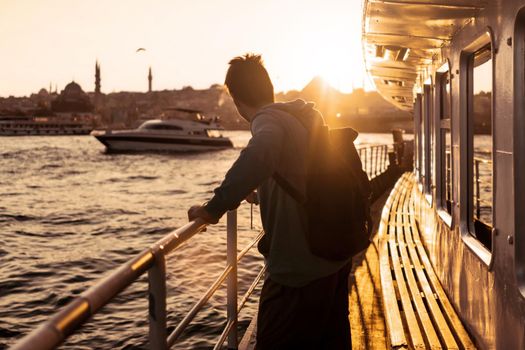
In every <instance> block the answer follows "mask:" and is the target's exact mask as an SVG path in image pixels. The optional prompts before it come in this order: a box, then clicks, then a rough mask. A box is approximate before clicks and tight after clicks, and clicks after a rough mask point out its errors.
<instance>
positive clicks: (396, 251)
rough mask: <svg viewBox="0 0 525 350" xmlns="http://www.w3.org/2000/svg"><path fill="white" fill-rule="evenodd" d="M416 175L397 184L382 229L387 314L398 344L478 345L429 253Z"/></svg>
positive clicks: (392, 341) (399, 346)
mask: <svg viewBox="0 0 525 350" xmlns="http://www.w3.org/2000/svg"><path fill="white" fill-rule="evenodd" d="M414 186H415V182H414V180H413V176H412V175H411V174H410V173H406V174H404V175H403V176H402V177H401V178H400V179H399V180H398V182H397V183H396V185H395V187H394V189H393V190H392V192H391V194H390V196H389V198H388V200H387V203H386V205H385V207H384V209H383V213H382V216H381V224H380V226H379V230H378V242H379V262H380V276H381V287H382V296H383V303H384V306H385V320H386V325H387V329H388V339H389V343H390V348H392V349H409V348H410V349H475V346H474V344H473V343H472V341H471V339H470V337H469V335H468V333H467V332H466V330H465V328H464V327H463V325H462V323H461V320H460V319H459V317H458V315H457V314H456V312H455V310H454V308H453V307H452V305H451V303H450V302H449V300H448V297H447V295H446V294H445V292H444V290H443V288H442V286H441V283H440V282H439V280H438V278H437V276H436V274H435V272H434V269H433V267H432V265H431V263H430V259H429V258H428V256H427V253H426V250H425V248H424V246H423V243H422V241H421V239H420V234H419V228H418V226H417V223H416V221H415V218H414V202H413V196H412V190H413V187H414Z"/></svg>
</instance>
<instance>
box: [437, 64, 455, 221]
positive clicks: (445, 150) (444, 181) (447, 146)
mask: <svg viewBox="0 0 525 350" xmlns="http://www.w3.org/2000/svg"><path fill="white" fill-rule="evenodd" d="M436 88H437V93H438V103H439V106H438V108H439V120H438V121H437V122H438V125H439V130H438V137H439V150H438V151H439V154H438V168H439V170H438V171H439V184H438V198H439V206H440V207H441V209H443V210H445V211H446V212H447V213H448V214H452V164H453V163H452V132H451V109H450V106H451V104H450V72H449V71H445V72H442V73H438V74H437V86H436ZM436 173H437V172H436Z"/></svg>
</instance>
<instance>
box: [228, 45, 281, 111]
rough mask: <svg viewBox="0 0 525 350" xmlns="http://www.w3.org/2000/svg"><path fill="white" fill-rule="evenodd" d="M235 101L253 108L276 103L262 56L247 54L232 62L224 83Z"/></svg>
mask: <svg viewBox="0 0 525 350" xmlns="http://www.w3.org/2000/svg"><path fill="white" fill-rule="evenodd" d="M224 84H225V85H226V87H227V88H228V91H229V92H230V95H231V96H232V97H233V99H235V100H238V101H241V102H243V103H245V104H247V105H248V106H251V107H259V106H261V105H264V104H268V103H272V102H274V97H273V85H272V81H271V80H270V77H269V76H268V72H267V71H266V68H264V65H263V61H262V59H261V55H255V54H249V53H247V54H245V55H244V56H238V57H235V58H234V59H232V60H231V61H230V68H228V72H227V73H226V80H225V82H224Z"/></svg>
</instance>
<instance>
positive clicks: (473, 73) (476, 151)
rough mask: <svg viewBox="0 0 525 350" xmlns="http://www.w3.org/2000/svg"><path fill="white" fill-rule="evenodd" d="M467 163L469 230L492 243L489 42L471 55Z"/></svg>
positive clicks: (487, 245) (490, 60)
mask: <svg viewBox="0 0 525 350" xmlns="http://www.w3.org/2000/svg"><path fill="white" fill-rule="evenodd" d="M468 74H469V85H470V86H469V99H470V101H469V113H468V130H469V132H468V135H469V140H468V142H469V143H468V145H469V150H468V157H469V159H468V167H469V178H470V180H471V181H470V182H469V196H468V197H469V198H468V200H469V203H468V212H469V214H468V215H469V221H470V232H471V233H472V234H473V235H474V236H475V237H476V238H477V239H478V240H479V241H480V242H481V243H482V244H483V245H484V246H485V247H487V248H488V249H489V250H490V249H491V246H492V241H491V231H492V224H493V220H492V196H493V186H492V179H493V167H492V142H493V141H492V53H491V46H490V44H489V45H487V46H485V47H483V48H482V49H480V50H478V51H476V52H475V53H474V54H472V55H471V56H470V59H469V68H468Z"/></svg>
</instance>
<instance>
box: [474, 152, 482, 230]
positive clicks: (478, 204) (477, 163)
mask: <svg viewBox="0 0 525 350" xmlns="http://www.w3.org/2000/svg"><path fill="white" fill-rule="evenodd" d="M474 164H475V168H476V170H475V171H476V174H475V177H474V179H475V181H476V216H477V219H478V220H480V219H481V218H480V217H481V208H480V204H481V200H480V195H479V159H474Z"/></svg>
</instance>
